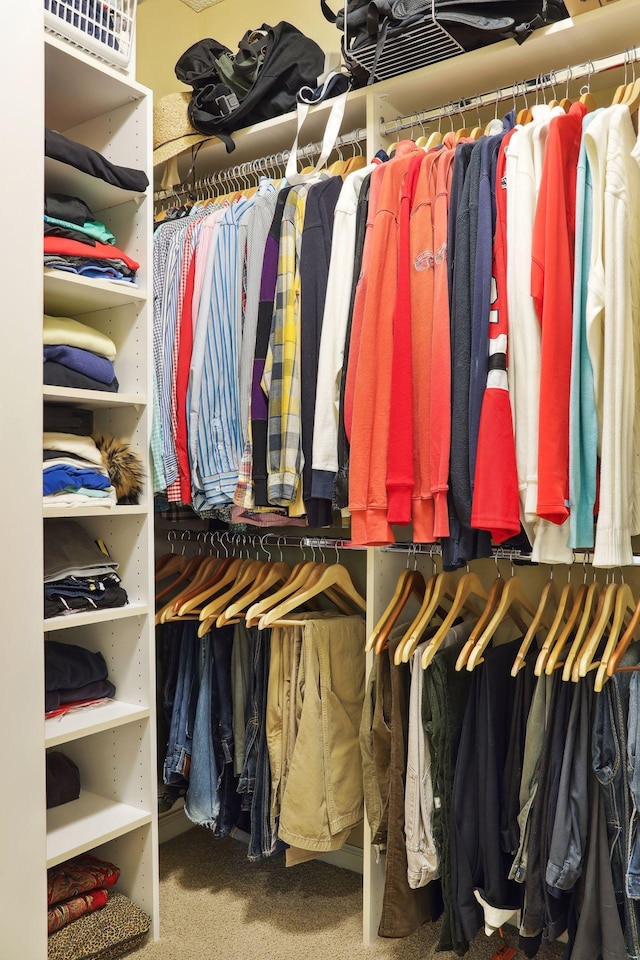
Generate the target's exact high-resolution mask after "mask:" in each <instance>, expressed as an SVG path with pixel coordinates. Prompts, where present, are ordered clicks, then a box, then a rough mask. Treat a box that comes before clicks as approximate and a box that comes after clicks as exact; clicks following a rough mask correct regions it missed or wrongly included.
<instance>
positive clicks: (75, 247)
mask: <svg viewBox="0 0 640 960" xmlns="http://www.w3.org/2000/svg"><path fill="white" fill-rule="evenodd" d="M44 252H45V253H48V254H57V255H58V256H62V257H90V258H92V259H93V260H95V259H96V258H100V259H103V260H123V261H124V262H125V263H126V265H127V266H128V267H130V268H131V270H139V269H140V264H139V263H136V261H135V260H132V259H131V257H128V256H127V254H126V253H123V251H122V250H119V249H118V247H112V246H111V244H109V243H98V242H97V241H96V245H95V246H93V247H92V246H91V244H90V243H80V241H79V240H66V239H65V238H64V237H45V238H44Z"/></svg>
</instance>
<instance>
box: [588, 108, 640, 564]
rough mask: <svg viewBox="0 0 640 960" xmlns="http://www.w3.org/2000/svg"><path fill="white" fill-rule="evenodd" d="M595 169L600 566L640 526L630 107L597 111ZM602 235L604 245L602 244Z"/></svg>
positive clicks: (624, 553) (593, 295)
mask: <svg viewBox="0 0 640 960" xmlns="http://www.w3.org/2000/svg"><path fill="white" fill-rule="evenodd" d="M585 138H586V144H587V157H588V160H589V165H590V167H591V169H592V174H593V213H594V232H593V244H592V263H593V261H594V259H595V263H594V267H595V269H594V271H593V276H591V275H590V277H589V297H588V302H587V316H588V319H587V324H588V326H587V331H588V332H587V337H588V344H589V352H590V354H591V358H592V362H593V369H594V381H595V388H596V389H595V392H596V410H597V414H598V419H599V424H600V451H601V452H600V506H599V513H598V522H597V526H596V537H595V553H594V559H593V562H594V566H603V567H613V566H624V565H625V564H629V563H631V562H632V552H633V551H632V548H631V536H633V535H635V534H636V533H637V532H638V531H639V527H638V512H639V511H638V494H639V490H638V487H639V486H640V484H639V483H638V480H639V477H638V465H637V464H638V460H639V459H640V448H639V447H638V424H637V418H638V402H639V399H640V398H639V397H638V375H637V373H636V370H637V363H638V359H639V358H638V336H639V333H638V326H639V324H640V292H639V289H638V288H639V280H638V272H639V271H640V216H639V214H638V207H637V197H638V196H639V195H640V168H639V167H638V164H637V163H636V162H635V160H634V159H633V156H632V151H633V150H634V148H635V141H636V137H635V132H634V130H633V125H632V122H631V116H630V114H629V109H628V107H626V106H624V105H623V104H618V105H615V106H612V107H609V108H608V109H607V110H606V111H604V113H602V114H601V115H599V116H598V117H596V118H595V119H594V120H593V122H592V123H591V124H590V126H589V127H588V129H587V131H586V133H585ZM600 236H601V237H602V244H601V247H600V250H597V249H596V244H597V242H598V239H599V237H600Z"/></svg>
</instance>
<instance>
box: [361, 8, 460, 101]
mask: <svg viewBox="0 0 640 960" xmlns="http://www.w3.org/2000/svg"><path fill="white" fill-rule="evenodd" d="M385 32H386V31H385ZM344 45H345V59H346V61H347V63H348V64H349V65H350V66H351V67H354V66H356V67H359V68H360V69H361V70H364V71H365V72H366V73H367V74H368V75H369V83H372V82H375V81H378V80H388V79H389V78H390V77H396V76H398V75H399V74H401V73H407V72H408V71H410V70H418V69H419V68H420V67H426V66H428V65H429V64H431V63H438V62H440V61H441V60H448V59H449V58H450V57H456V56H458V55H459V54H461V53H464V47H462V46H461V44H459V43H458V41H457V40H455V39H454V38H453V37H452V36H451V34H450V33H449V32H448V31H447V30H445V28H444V27H443V26H442V25H441V24H440V23H439V22H438V19H437V17H436V10H435V0H431V4H430V5H429V4H427V5H425V9H424V11H423V14H422V16H418V17H416V18H415V19H414V20H413V22H409V23H407V24H406V25H404V26H403V27H402V28H401V29H398V27H397V26H396V27H394V26H393V25H390V27H389V30H388V32H386V36H384V37H383V38H382V39H380V36H376V37H372V38H371V39H364V40H363V39H362V38H358V37H349V35H348V32H347V16H346V4H345V37H344Z"/></svg>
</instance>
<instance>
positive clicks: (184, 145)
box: [153, 133, 215, 167]
mask: <svg viewBox="0 0 640 960" xmlns="http://www.w3.org/2000/svg"><path fill="white" fill-rule="evenodd" d="M212 139H215V138H214V137H210V136H207V135H206V134H204V133H190V134H188V135H187V136H184V137H177V138H176V139H175V140H170V141H169V142H168V143H163V144H161V145H160V146H159V147H156V149H155V150H154V151H153V165H154V167H157V166H159V165H160V164H161V163H166V161H167V160H171V159H172V158H173V157H177V156H179V155H180V154H181V153H184V152H185V151H186V150H189V149H190V148H191V147H195V146H197V145H198V144H199V143H204V141H205V140H212Z"/></svg>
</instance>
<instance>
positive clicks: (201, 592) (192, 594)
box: [160, 558, 233, 623]
mask: <svg viewBox="0 0 640 960" xmlns="http://www.w3.org/2000/svg"><path fill="white" fill-rule="evenodd" d="M232 559H233V558H225V559H224V560H220V558H217V562H216V563H215V564H214V565H210V564H202V566H201V568H200V570H199V571H198V574H199V575H198V576H197V577H194V578H193V581H192V582H191V583H190V584H188V585H186V586H185V587H183V589H182V590H181V591H180V592H179V593H178V594H176V595H175V596H174V597H173V598H172V599H171V600H170V601H169V603H168V604H167V606H166V607H165V609H164V610H163V611H162V616H161V618H160V620H161V623H167V622H168V621H169V620H178V619H181V618H182V617H184V616H185V615H186V614H188V613H191V612H194V611H195V612H196V613H197V612H199V611H198V607H199V604H200V602H201V600H202V599H203V598H204V599H206V598H207V597H209V596H211V593H212V592H213V588H214V587H215V586H216V584H217V583H218V582H219V581H220V580H221V578H222V577H223V576H224V575H225V573H226V571H227V570H228V568H229V567H230V566H231V562H232ZM200 574H203V575H202V576H201V575H200Z"/></svg>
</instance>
